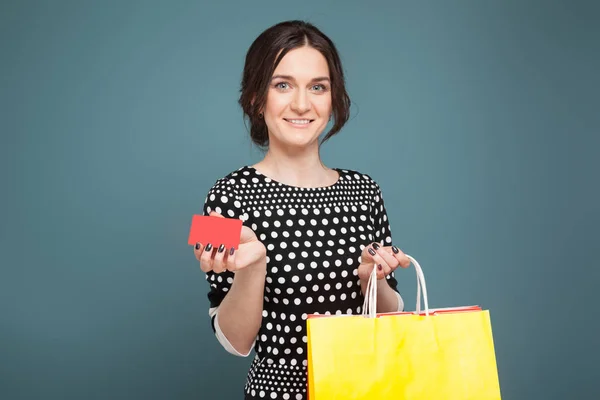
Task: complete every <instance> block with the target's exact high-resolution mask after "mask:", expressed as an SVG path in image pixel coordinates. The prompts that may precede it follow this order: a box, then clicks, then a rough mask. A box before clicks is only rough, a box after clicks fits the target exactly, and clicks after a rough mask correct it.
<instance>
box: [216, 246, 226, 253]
mask: <svg viewBox="0 0 600 400" xmlns="http://www.w3.org/2000/svg"><path fill="white" fill-rule="evenodd" d="M223 250H225V245H224V244H222V245H220V246H219V250H218V252H219V253H222V252H223Z"/></svg>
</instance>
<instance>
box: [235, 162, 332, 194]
mask: <svg viewBox="0 0 600 400" xmlns="http://www.w3.org/2000/svg"><path fill="white" fill-rule="evenodd" d="M245 168H246V169H249V170H251V171H253V172H254V173H255V174H256V175H259V176H262V177H264V178H265V179H267V180H268V181H269V182H273V183H275V184H277V185H279V186H283V187H288V188H292V189H295V190H329V189H334V188H336V187H337V186H338V185H339V184H340V182H341V180H342V169H341V168H331V169H332V170H334V171H336V172H337V173H338V179H337V180H336V181H335V182H334V183H332V184H331V185H328V186H306V187H305V186H294V185H289V184H287V183H282V182H279V181H277V180H275V179H273V178H271V177H269V176H267V175H265V174H263V173H262V172H260V171H259V170H257V169H256V168H254V167H253V166H251V165H246V167H245Z"/></svg>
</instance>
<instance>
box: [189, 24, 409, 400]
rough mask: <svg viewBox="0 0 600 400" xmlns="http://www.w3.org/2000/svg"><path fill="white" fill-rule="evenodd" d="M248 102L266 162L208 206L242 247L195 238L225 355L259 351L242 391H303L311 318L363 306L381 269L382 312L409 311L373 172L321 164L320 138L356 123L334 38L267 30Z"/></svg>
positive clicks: (230, 181)
mask: <svg viewBox="0 0 600 400" xmlns="http://www.w3.org/2000/svg"><path fill="white" fill-rule="evenodd" d="M240 105H241V106H242V109H243V110H244V113H245V115H246V117H247V118H248V120H249V122H250V135H251V138H252V140H253V142H254V143H256V144H257V145H259V146H261V147H263V148H266V149H267V151H266V154H265V157H264V159H263V160H261V161H260V162H258V163H257V164H255V165H252V166H243V167H241V168H239V169H237V170H235V171H233V172H231V173H230V174H228V175H227V176H225V177H223V178H221V179H219V180H217V181H216V183H215V184H214V186H213V187H212V188H211V189H210V191H209V193H208V195H207V198H206V202H205V204H204V214H205V215H213V216H220V217H224V218H239V219H241V220H242V221H243V227H242V234H241V238H240V245H239V248H238V249H237V250H235V251H234V249H225V248H224V246H223V245H220V244H219V243H198V244H196V246H195V249H194V252H195V255H196V258H197V259H198V260H199V261H200V267H201V269H202V271H204V272H206V278H207V280H208V282H209V284H210V290H209V293H208V298H209V301H210V311H209V314H210V316H211V321H212V326H213V329H214V331H215V334H216V337H217V339H218V341H219V342H220V343H221V344H222V345H223V346H224V347H225V349H227V350H228V351H229V352H231V353H233V354H235V355H239V356H247V355H248V354H249V353H250V351H251V350H252V349H254V350H255V351H256V357H255V358H254V361H253V362H252V365H251V366H250V371H249V373H248V377H247V381H246V385H245V398H246V399H261V398H268V399H305V398H306V397H307V361H306V357H307V354H306V341H307V337H306V326H305V325H306V321H305V320H306V318H307V315H309V314H338V315H339V314H360V313H361V311H362V310H361V307H362V303H363V293H364V289H365V286H366V282H367V281H368V278H369V275H370V274H371V271H372V269H373V268H377V277H378V279H379V280H378V291H377V293H378V299H377V305H378V310H377V311H378V312H392V311H398V310H402V309H403V301H402V298H401V297H400V294H399V293H398V291H397V288H396V284H397V282H396V280H395V278H394V270H395V269H396V268H397V267H398V266H402V267H408V265H409V264H410V262H409V260H408V258H407V257H406V256H405V255H404V254H403V253H402V251H400V250H399V249H398V248H397V247H395V246H392V245H391V241H392V240H391V233H390V227H389V222H388V218H387V215H386V210H385V206H384V203H383V198H382V195H381V190H380V188H379V186H378V185H377V183H376V182H375V181H374V180H373V179H371V177H370V176H368V175H366V174H361V173H359V172H357V171H353V170H349V169H340V168H328V167H326V166H324V165H323V163H322V161H321V159H320V154H319V136H320V135H321V133H322V132H323V131H324V130H325V128H326V126H327V125H328V122H329V121H330V120H331V119H332V118H333V127H332V129H331V130H330V131H329V132H328V133H327V134H326V136H325V137H324V139H323V141H325V140H327V139H329V138H330V137H331V136H333V135H334V134H336V133H337V132H339V131H340V129H341V128H342V127H343V125H344V124H345V122H346V121H347V120H348V114H349V107H350V100H349V98H348V95H347V94H346V90H345V87H344V74H343V71H342V66H341V62H340V58H339V56H338V53H337V50H336V48H335V46H334V44H333V43H332V42H331V40H330V39H329V38H327V36H325V35H324V34H323V33H322V32H321V31H319V30H318V29H317V28H315V27H314V26H313V25H311V24H308V23H305V22H301V21H288V22H283V23H280V24H277V25H275V26H273V27H271V28H269V29H267V30H266V31H264V32H263V33H262V34H261V35H260V36H259V37H258V38H257V39H256V40H255V41H254V43H253V44H252V45H251V47H250V49H249V50H248V53H247V56H246V64H245V68H244V74H243V78H242V88H241V97H240Z"/></svg>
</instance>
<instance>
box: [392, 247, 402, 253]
mask: <svg viewBox="0 0 600 400" xmlns="http://www.w3.org/2000/svg"><path fill="white" fill-rule="evenodd" d="M392 251H393V252H394V253H396V254H398V253H400V250H398V248H397V247H396V246H392Z"/></svg>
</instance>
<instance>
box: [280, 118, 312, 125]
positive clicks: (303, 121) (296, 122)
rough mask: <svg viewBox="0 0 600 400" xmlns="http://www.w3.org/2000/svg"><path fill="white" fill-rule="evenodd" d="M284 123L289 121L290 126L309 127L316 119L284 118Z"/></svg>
mask: <svg viewBox="0 0 600 400" xmlns="http://www.w3.org/2000/svg"><path fill="white" fill-rule="evenodd" d="M284 121H287V122H289V123H290V124H294V125H308V124H310V123H311V122H313V121H314V119H307V118H298V119H290V118H284Z"/></svg>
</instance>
